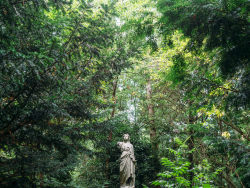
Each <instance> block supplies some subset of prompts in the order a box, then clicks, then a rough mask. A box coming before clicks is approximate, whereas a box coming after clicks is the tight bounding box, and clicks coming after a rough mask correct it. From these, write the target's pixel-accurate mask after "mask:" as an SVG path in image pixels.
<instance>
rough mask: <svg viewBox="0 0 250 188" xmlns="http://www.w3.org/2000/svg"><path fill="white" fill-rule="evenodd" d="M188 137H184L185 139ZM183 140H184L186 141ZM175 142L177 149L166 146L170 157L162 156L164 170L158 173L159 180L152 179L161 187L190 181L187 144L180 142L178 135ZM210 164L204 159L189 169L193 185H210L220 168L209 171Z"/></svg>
mask: <svg viewBox="0 0 250 188" xmlns="http://www.w3.org/2000/svg"><path fill="white" fill-rule="evenodd" d="M188 139H189V138H187V139H186V141H187V140H188ZM186 141H185V142H186ZM175 142H176V143H177V144H178V145H179V146H178V149H177V150H174V149H171V148H168V150H169V155H170V156H171V158H172V157H173V158H172V159H169V158H162V159H161V164H162V166H163V167H164V172H162V173H159V174H158V176H159V177H160V179H159V180H156V181H154V182H153V183H152V184H153V185H161V186H163V187H189V186H190V185H191V182H190V180H189V178H188V176H189V172H190V165H191V163H190V162H189V161H188V160H187V158H186V157H185V156H186V154H187V153H190V152H194V151H188V150H187V149H188V146H187V145H186V144H185V142H182V141H181V140H180V139H179V138H178V137H176V138H175ZM210 168H211V165H210V164H209V163H208V161H207V160H206V159H204V160H203V161H202V163H200V164H199V165H198V166H195V167H194V168H193V169H191V170H192V171H193V172H194V187H211V183H212V182H213V180H214V178H215V177H216V175H217V174H219V173H220V172H221V170H222V169H217V170H216V171H215V172H212V173H211V172H209V171H210Z"/></svg>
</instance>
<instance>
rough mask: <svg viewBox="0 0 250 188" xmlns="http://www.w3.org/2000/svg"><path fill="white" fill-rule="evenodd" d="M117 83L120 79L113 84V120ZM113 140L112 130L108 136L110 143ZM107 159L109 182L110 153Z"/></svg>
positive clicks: (108, 177)
mask: <svg viewBox="0 0 250 188" xmlns="http://www.w3.org/2000/svg"><path fill="white" fill-rule="evenodd" d="M117 83H118V78H116V79H115V81H114V82H113V92H112V100H113V103H114V106H113V109H112V112H111V118H113V117H114V116H115V104H116V89H117ZM112 138H113V132H112V130H110V131H109V135H108V142H111V141H112ZM107 152H108V153H107V155H108V157H107V159H106V163H105V164H106V177H107V179H108V180H109V179H110V173H109V161H110V151H109V150H108V151H107Z"/></svg>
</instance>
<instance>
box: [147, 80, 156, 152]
mask: <svg viewBox="0 0 250 188" xmlns="http://www.w3.org/2000/svg"><path fill="white" fill-rule="evenodd" d="M146 90H147V99H148V116H149V123H150V140H151V143H152V148H153V150H154V151H157V150H158V144H157V142H156V127H155V123H154V106H153V103H152V88H151V82H150V80H148V82H147V86H146Z"/></svg>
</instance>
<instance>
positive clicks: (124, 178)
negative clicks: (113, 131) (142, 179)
mask: <svg viewBox="0 0 250 188" xmlns="http://www.w3.org/2000/svg"><path fill="white" fill-rule="evenodd" d="M117 144H118V147H119V148H120V149H121V151H122V154H121V157H120V160H121V163H120V188H135V162H136V160H135V156H134V147H133V145H132V144H131V143H130V137H129V134H124V135H123V142H118V143H117Z"/></svg>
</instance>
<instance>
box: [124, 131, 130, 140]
mask: <svg viewBox="0 0 250 188" xmlns="http://www.w3.org/2000/svg"><path fill="white" fill-rule="evenodd" d="M123 140H124V141H129V140H130V136H129V134H127V133H126V134H124V135H123Z"/></svg>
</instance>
